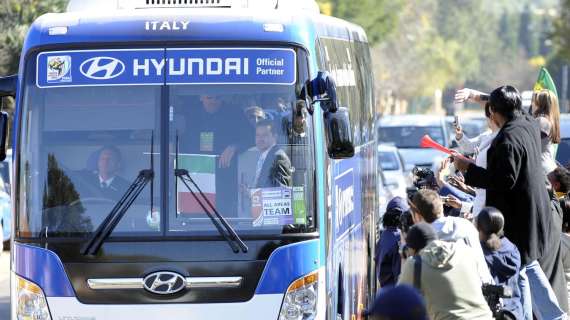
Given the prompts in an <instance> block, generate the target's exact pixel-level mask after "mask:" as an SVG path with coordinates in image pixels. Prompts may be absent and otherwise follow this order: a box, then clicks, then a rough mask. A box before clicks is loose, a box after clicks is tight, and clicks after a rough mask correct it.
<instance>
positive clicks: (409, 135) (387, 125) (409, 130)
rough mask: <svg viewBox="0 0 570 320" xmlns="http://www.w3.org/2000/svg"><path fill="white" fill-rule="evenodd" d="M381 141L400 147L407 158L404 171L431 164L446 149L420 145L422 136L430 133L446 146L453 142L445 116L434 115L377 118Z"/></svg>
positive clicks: (405, 158) (435, 139)
mask: <svg viewBox="0 0 570 320" xmlns="http://www.w3.org/2000/svg"><path fill="white" fill-rule="evenodd" d="M377 124H378V125H377V128H378V144H392V145H394V146H395V147H397V148H398V150H399V151H400V154H401V155H402V158H403V159H404V162H405V171H406V172H409V171H410V170H411V169H412V168H413V167H414V166H420V167H427V168H431V167H432V166H433V164H434V161H437V159H438V158H441V157H442V156H444V155H445V153H443V152H441V151H438V150H434V149H426V148H422V147H420V140H421V139H422V137H423V136H424V135H426V134H427V135H429V136H430V137H431V138H432V139H433V140H434V141H436V142H438V143H439V144H441V145H443V146H450V142H451V140H450V139H449V137H450V135H449V132H448V130H447V127H446V125H445V117H443V116H432V115H423V114H415V115H397V116H384V117H382V118H380V119H379V120H378V123H377Z"/></svg>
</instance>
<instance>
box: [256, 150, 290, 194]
mask: <svg viewBox="0 0 570 320" xmlns="http://www.w3.org/2000/svg"><path fill="white" fill-rule="evenodd" d="M291 184H292V177H291V160H289V157H288V156H287V154H286V153H285V151H283V150H281V149H280V148H279V147H278V146H273V147H272V148H271V149H270V150H269V152H268V153H267V156H266V157H265V160H264V161H263V166H262V167H261V171H260V172H259V178H258V179H257V184H256V185H255V187H257V188H271V187H290V186H291Z"/></svg>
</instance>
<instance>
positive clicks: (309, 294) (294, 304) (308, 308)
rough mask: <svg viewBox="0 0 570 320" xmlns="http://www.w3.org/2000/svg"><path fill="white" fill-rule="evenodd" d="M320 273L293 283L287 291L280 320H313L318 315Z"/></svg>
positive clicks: (314, 273)
mask: <svg viewBox="0 0 570 320" xmlns="http://www.w3.org/2000/svg"><path fill="white" fill-rule="evenodd" d="M318 280H319V274H318V272H313V273H311V274H309V275H306V276H304V277H302V278H300V279H297V280H295V281H293V283H292V284H291V285H290V286H289V288H288V289H287V293H286V294H285V298H284V299H283V304H282V305H281V311H280V312H279V320H311V319H314V318H315V316H316V313H317V298H318V283H319V281H318Z"/></svg>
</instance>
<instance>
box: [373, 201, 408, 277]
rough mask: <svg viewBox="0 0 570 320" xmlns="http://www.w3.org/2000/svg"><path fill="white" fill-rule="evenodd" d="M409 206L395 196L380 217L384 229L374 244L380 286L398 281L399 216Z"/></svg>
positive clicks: (399, 266)
mask: <svg viewBox="0 0 570 320" xmlns="http://www.w3.org/2000/svg"><path fill="white" fill-rule="evenodd" d="M409 210H410V207H409V206H408V203H407V202H406V200H405V199H403V198H401V197H395V198H393V199H392V200H390V202H388V205H387V207H386V213H384V216H383V217H382V224H383V225H384V230H383V231H382V234H381V235H380V240H378V243H377V244H376V254H375V259H374V260H375V262H376V270H377V271H376V276H377V279H378V281H379V282H380V287H381V288H385V287H390V286H394V285H395V284H396V282H398V277H399V276H400V268H401V263H402V262H401V258H400V251H399V249H400V239H401V234H400V230H399V229H398V228H399V226H400V216H401V215H402V214H403V213H405V212H407V211H409Z"/></svg>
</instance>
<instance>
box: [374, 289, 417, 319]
mask: <svg viewBox="0 0 570 320" xmlns="http://www.w3.org/2000/svg"><path fill="white" fill-rule="evenodd" d="M364 315H365V316H382V317H387V318H390V319H393V320H428V317H427V311H426V305H425V302H424V299H423V297H422V296H421V295H420V294H419V292H418V291H417V290H416V289H415V288H414V287H412V286H410V285H407V284H401V285H397V286H395V287H392V288H386V289H382V290H381V291H380V293H379V294H378V295H377V296H376V299H374V302H373V303H372V306H371V307H370V308H369V309H368V310H366V311H365V312H364Z"/></svg>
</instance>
